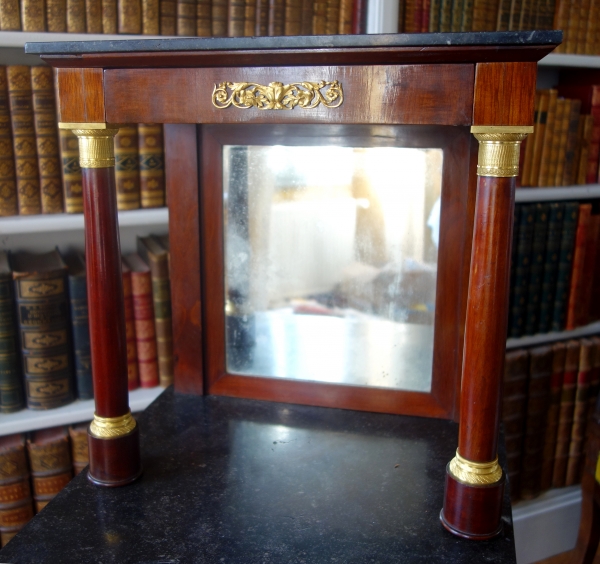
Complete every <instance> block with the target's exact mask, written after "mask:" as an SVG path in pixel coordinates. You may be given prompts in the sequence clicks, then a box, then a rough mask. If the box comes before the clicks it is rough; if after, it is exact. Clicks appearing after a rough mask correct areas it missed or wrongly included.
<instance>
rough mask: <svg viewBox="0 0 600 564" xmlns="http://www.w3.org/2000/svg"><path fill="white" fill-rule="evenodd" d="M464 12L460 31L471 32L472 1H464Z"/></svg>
mask: <svg viewBox="0 0 600 564" xmlns="http://www.w3.org/2000/svg"><path fill="white" fill-rule="evenodd" d="M464 2H465V4H464V9H463V10H464V11H463V19H462V25H461V29H460V30H461V31H473V7H474V6H473V4H474V0H464Z"/></svg>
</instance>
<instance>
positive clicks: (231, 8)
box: [227, 0, 287, 37]
mask: <svg viewBox="0 0 600 564" xmlns="http://www.w3.org/2000/svg"><path fill="white" fill-rule="evenodd" d="M245 23H246V0H228V1H227V35H228V37H243V36H244V26H245ZM286 25H287V14H286Z"/></svg>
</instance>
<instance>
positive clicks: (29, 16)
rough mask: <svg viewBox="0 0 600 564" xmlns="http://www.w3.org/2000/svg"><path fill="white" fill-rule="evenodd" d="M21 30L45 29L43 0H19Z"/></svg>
mask: <svg viewBox="0 0 600 564" xmlns="http://www.w3.org/2000/svg"><path fill="white" fill-rule="evenodd" d="M21 22H22V24H23V31H46V13H45V9H44V0H21Z"/></svg>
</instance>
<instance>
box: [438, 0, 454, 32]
mask: <svg viewBox="0 0 600 564" xmlns="http://www.w3.org/2000/svg"><path fill="white" fill-rule="evenodd" d="M440 31H441V32H448V31H452V0H441V1H440Z"/></svg>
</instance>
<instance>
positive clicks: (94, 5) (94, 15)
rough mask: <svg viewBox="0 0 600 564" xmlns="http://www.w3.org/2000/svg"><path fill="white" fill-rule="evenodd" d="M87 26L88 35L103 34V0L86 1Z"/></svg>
mask: <svg viewBox="0 0 600 564" xmlns="http://www.w3.org/2000/svg"><path fill="white" fill-rule="evenodd" d="M85 26H86V30H87V32H88V33H102V0H85ZM120 33H126V32H120ZM138 33H139V32H138Z"/></svg>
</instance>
